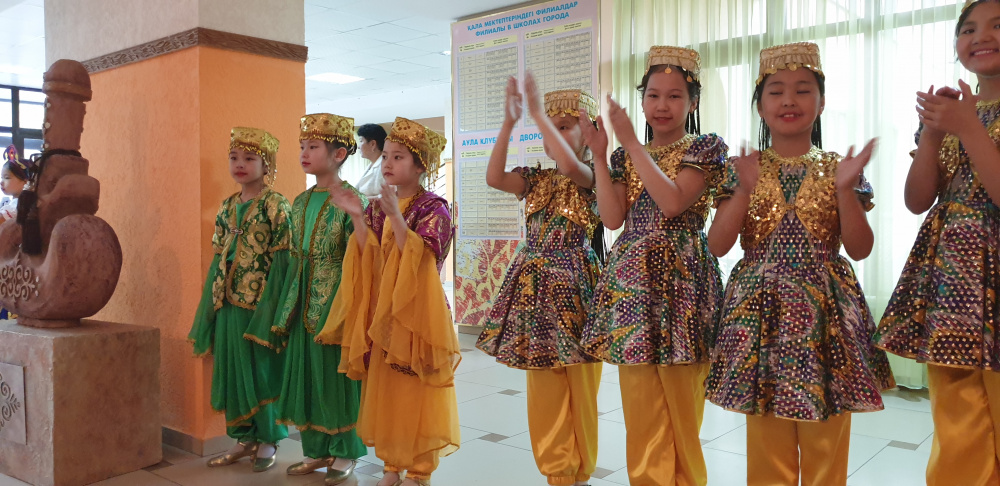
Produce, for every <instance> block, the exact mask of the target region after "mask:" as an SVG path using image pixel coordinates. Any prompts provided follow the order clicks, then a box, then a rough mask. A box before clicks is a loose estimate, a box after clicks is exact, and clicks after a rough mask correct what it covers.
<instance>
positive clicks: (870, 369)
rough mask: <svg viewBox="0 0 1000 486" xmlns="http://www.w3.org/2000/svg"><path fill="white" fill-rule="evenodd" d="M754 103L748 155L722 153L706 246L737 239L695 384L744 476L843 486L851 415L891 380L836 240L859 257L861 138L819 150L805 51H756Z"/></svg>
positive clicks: (864, 232)
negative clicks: (734, 432) (737, 426)
mask: <svg viewBox="0 0 1000 486" xmlns="http://www.w3.org/2000/svg"><path fill="white" fill-rule="evenodd" d="M760 63H761V64H760V78H758V80H757V88H756V90H755V91H754V97H753V99H754V102H755V103H756V107H757V112H758V113H759V114H760V117H761V119H762V122H761V139H760V146H761V150H762V151H761V152H757V151H753V152H752V153H749V154H747V153H746V152H747V150H746V149H743V150H742V151H741V156H740V157H734V158H733V159H731V163H730V164H729V166H728V169H729V170H728V177H727V180H726V181H725V182H724V183H723V184H722V186H721V187H720V188H719V190H718V193H717V194H716V200H717V201H718V211H717V212H716V215H715V219H714V220H713V222H712V227H711V228H710V229H709V233H708V244H709V247H710V248H711V250H712V253H714V254H716V255H719V256H721V255H724V254H726V253H727V252H728V251H729V250H730V249H731V248H732V246H733V244H734V243H735V242H736V238H737V236H739V237H740V241H741V243H742V246H743V249H744V252H745V253H744V257H743V259H742V260H740V262H739V263H737V265H736V267H735V268H733V271H732V273H731V274H730V277H729V281H728V283H727V285H726V293H725V298H724V301H723V309H722V314H721V322H720V325H719V337H718V341H717V343H716V349H715V353H714V360H713V363H712V371H711V374H710V375H709V377H708V380H707V388H708V398H709V400H711V401H712V402H713V403H715V404H717V405H719V406H721V407H723V408H725V409H727V410H732V411H735V412H741V413H745V414H747V483H748V484H749V485H789V486H791V485H798V484H799V481H800V478H801V484H803V485H844V484H846V483H847V453H848V447H849V442H850V432H851V413H853V412H872V411H877V410H881V409H882V408H883V406H882V396H881V390H884V389H886V388H890V387H893V386H895V384H894V383H893V381H892V375H891V373H890V372H889V364H888V360H887V359H886V356H885V353H884V352H882V351H880V350H878V349H876V348H875V347H874V346H873V345H872V341H871V337H872V333H873V332H874V330H875V329H874V327H875V326H874V321H873V319H872V316H871V313H870V312H869V310H868V304H867V303H866V302H865V298H864V294H863V293H862V292H861V288H860V287H859V285H858V282H857V278H856V277H855V276H854V271H853V270H852V269H851V265H850V263H848V262H847V260H846V259H844V258H843V257H842V256H840V247H841V244H843V246H844V248H845V249H846V250H847V254H848V255H850V256H851V258H854V259H856V260H859V259H863V258H865V257H867V256H868V253H869V252H870V251H871V248H872V242H873V237H872V230H871V227H870V226H869V225H868V221H867V219H866V216H865V211H867V210H870V209H871V208H872V206H873V205H872V203H871V200H872V189H871V186H870V185H869V184H868V182H867V181H866V180H865V179H864V177H863V176H862V175H861V171H862V169H863V168H864V167H865V165H866V164H867V163H868V160H869V158H870V157H871V153H872V150H873V149H874V145H875V141H874V140H872V141H871V142H869V143H868V144H867V145H866V146H865V148H864V149H863V150H862V151H861V152H860V153H858V154H857V156H854V148H853V147H852V148H851V149H850V150H848V152H847V156H846V157H841V156H840V155H837V154H836V153H833V152H824V151H822V150H821V149H820V146H821V144H822V133H821V131H820V124H819V119H820V114H822V112H823V107H824V104H825V98H824V89H825V78H824V76H823V71H822V70H821V67H820V57H819V47H817V46H816V45H815V44H811V43H800V44H789V45H783V46H776V47H771V48H768V49H765V50H763V51H761V53H760Z"/></svg>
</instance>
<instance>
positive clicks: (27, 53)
mask: <svg viewBox="0 0 1000 486" xmlns="http://www.w3.org/2000/svg"><path fill="white" fill-rule="evenodd" d="M45 68H46V66H45V16H44V15H43V9H42V0H0V84H7V85H12V86H30V87H35V88H40V87H41V86H42V73H43V72H45Z"/></svg>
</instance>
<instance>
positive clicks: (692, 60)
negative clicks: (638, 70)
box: [645, 46, 701, 82]
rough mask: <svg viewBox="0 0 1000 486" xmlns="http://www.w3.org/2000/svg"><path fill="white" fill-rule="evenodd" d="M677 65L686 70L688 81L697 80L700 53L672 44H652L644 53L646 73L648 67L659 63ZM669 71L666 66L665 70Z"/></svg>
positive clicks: (699, 69)
mask: <svg viewBox="0 0 1000 486" xmlns="http://www.w3.org/2000/svg"><path fill="white" fill-rule="evenodd" d="M661 64H663V65H667V66H677V67H679V68H681V69H683V70H685V71H687V72H688V82H691V81H698V79H699V77H700V76H701V55H700V54H698V51H696V50H694V49H688V48H686V47H674V46H653V47H650V48H649V52H648V53H647V54H646V73H645V74H649V68H651V67H653V66H659V65H661ZM665 72H667V73H669V72H671V69H670V68H669V67H668V68H667V70H666V71H665Z"/></svg>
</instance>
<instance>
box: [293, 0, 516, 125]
mask: <svg viewBox="0 0 1000 486" xmlns="http://www.w3.org/2000/svg"><path fill="white" fill-rule="evenodd" d="M518 3H520V2H517V1H510V0H434V1H424V2H420V1H415V0H367V1H366V0H306V1H305V14H306V45H307V46H309V62H307V63H306V77H309V76H312V75H314V74H321V73H327V72H336V73H340V74H349V75H353V76H359V77H362V78H365V80H364V81H359V82H356V83H351V84H345V85H336V84H330V83H323V82H318V81H311V80H306V106H307V110H308V111H310V112H316V111H329V112H333V113H338V114H344V115H347V116H353V117H354V118H355V119H356V121H357V122H358V123H366V122H379V123H381V122H387V121H392V120H393V119H394V118H395V117H396V116H397V115H399V116H405V117H407V118H429V117H435V116H445V115H446V114H448V112H450V110H451V56H447V55H444V54H442V52H443V51H448V50H450V49H451V23H452V22H453V21H455V20H457V19H459V18H463V17H468V16H471V15H475V14H477V13H480V12H485V11H489V10H494V9H498V8H503V7H506V6H510V5H516V4H518Z"/></svg>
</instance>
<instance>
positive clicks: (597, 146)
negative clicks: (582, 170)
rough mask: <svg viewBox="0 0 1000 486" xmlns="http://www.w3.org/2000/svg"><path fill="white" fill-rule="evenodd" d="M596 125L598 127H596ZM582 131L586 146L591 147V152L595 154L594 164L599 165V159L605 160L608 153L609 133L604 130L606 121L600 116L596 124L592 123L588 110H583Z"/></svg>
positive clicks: (581, 110) (581, 113)
mask: <svg viewBox="0 0 1000 486" xmlns="http://www.w3.org/2000/svg"><path fill="white" fill-rule="evenodd" d="M595 123H596V124H597V126H594V124H595ZM580 131H581V132H582V133H583V143H584V145H586V146H587V147H590V151H591V152H592V153H593V154H594V159H595V160H594V163H597V160H596V159H597V158H598V157H601V158H602V159H604V157H603V156H604V155H607V153H608V132H607V130H605V128H604V120H603V119H601V117H600V116H598V117H597V121H596V122H591V121H590V115H589V114H587V110H586V108H581V109H580Z"/></svg>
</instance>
